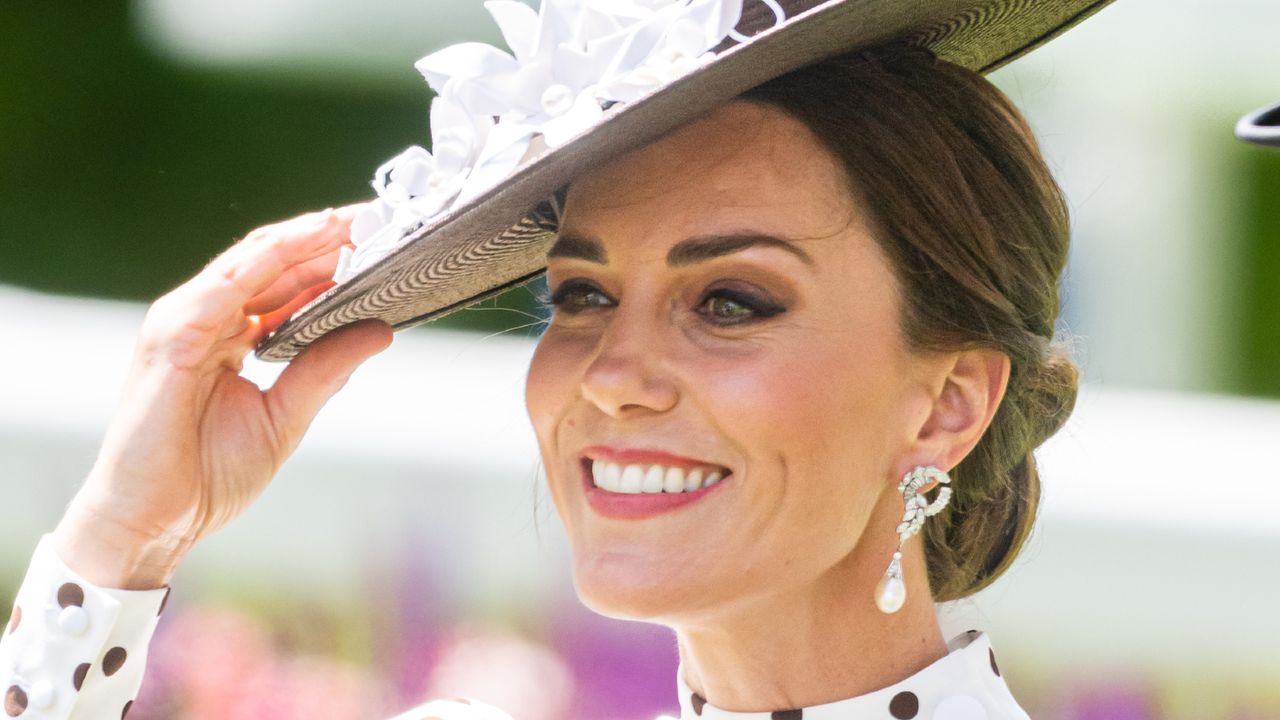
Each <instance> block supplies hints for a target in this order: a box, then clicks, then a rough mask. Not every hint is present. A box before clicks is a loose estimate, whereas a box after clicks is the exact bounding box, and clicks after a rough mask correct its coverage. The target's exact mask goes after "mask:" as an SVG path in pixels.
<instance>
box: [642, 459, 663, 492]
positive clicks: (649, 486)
mask: <svg viewBox="0 0 1280 720" xmlns="http://www.w3.org/2000/svg"><path fill="white" fill-rule="evenodd" d="M663 474H664V473H663V467H662V466H661V465H654V466H653V467H651V468H649V471H648V472H646V473H645V474H644V482H642V483H640V492H646V493H660V492H662V477H663Z"/></svg>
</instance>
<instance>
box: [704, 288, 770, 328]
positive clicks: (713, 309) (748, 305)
mask: <svg viewBox="0 0 1280 720" xmlns="http://www.w3.org/2000/svg"><path fill="white" fill-rule="evenodd" d="M785 311H786V308H784V307H782V306H781V305H779V304H778V303H776V302H774V301H773V300H771V299H769V298H766V297H757V296H755V295H753V294H752V293H749V292H742V291H738V290H730V289H728V288H716V289H714V290H711V291H709V292H708V293H707V294H706V296H705V297H703V299H702V304H700V305H699V306H698V314H700V315H702V316H703V317H705V318H706V319H707V320H708V321H710V322H712V323H715V324H717V325H738V324H741V323H745V322H751V321H753V320H761V319H764V318H770V317H773V316H775V315H778V314H780V313H782V312H785Z"/></svg>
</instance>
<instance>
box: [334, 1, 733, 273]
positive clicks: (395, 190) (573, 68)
mask: <svg viewBox="0 0 1280 720" xmlns="http://www.w3.org/2000/svg"><path fill="white" fill-rule="evenodd" d="M742 3H743V0H543V3H542V6H541V8H540V10H539V11H536V12H535V11H534V10H533V8H531V7H529V6H528V5H526V4H524V3H523V2H519V1H518V0H490V1H489V2H486V3H485V7H486V8H487V9H488V11H489V13H490V15H492V16H493V19H494V20H495V21H496V22H497V24H498V27H499V29H500V30H501V32H502V35H503V38H504V39H505V40H506V41H507V45H508V46H509V47H510V48H511V52H510V54H508V53H506V52H503V51H502V50H499V49H498V48H495V47H493V46H490V45H485V44H483V43H460V44H457V45H451V46H449V47H446V48H444V49H443V50H440V51H438V52H435V53H432V54H431V55H428V56H427V57H424V58H422V59H421V60H419V61H418V62H417V63H416V64H415V67H416V68H417V69H418V71H419V72H421V73H422V75H423V77H424V78H426V80H427V83H428V84H429V85H430V86H431V87H432V89H434V90H435V91H436V92H437V97H436V99H435V101H434V102H433V103H432V107H431V134H432V152H428V151H426V150H425V149H423V148H420V147H416V146H415V147H411V148H409V149H408V150H405V151H404V152H403V153H401V154H400V155H398V156H397V157H395V158H393V159H392V160H391V161H389V162H387V163H386V164H384V165H383V166H382V167H380V168H378V172H377V173H376V174H375V175H374V181H373V187H374V190H375V191H376V192H377V194H378V199H377V200H375V201H374V202H373V203H371V204H370V207H369V208H368V210H367V211H366V212H365V213H363V214H362V215H361V216H360V217H358V218H357V219H356V222H355V223H353V226H352V241H353V243H354V244H355V248H354V249H353V250H352V249H348V250H345V251H344V252H343V254H342V257H341V259H340V261H339V268H338V272H337V273H336V274H335V275H334V279H335V280H337V281H338V282H343V281H345V280H347V279H349V278H350V277H353V276H354V275H356V274H358V273H359V272H360V271H362V270H363V269H365V268H367V267H368V266H369V265H371V264H372V263H374V262H376V261H377V260H380V259H382V258H383V257H385V256H386V255H387V254H389V253H390V252H391V251H392V250H394V249H396V247H398V246H399V245H400V244H401V243H402V242H403V238H404V237H405V236H406V235H407V234H408V233H409V232H411V231H412V230H413V229H415V228H417V227H419V226H421V225H422V224H424V223H427V222H429V221H431V220H432V219H434V218H435V217H437V216H439V215H441V214H442V213H444V212H446V211H448V210H449V209H451V208H453V207H456V206H458V205H459V204H461V203H464V202H467V201H469V200H472V199H474V198H475V197H477V196H478V195H480V194H481V193H483V192H484V191H485V190H488V189H490V188H492V187H494V186H495V185H497V184H499V183H500V182H502V180H504V179H505V178H507V177H508V176H510V175H511V173H512V172H514V171H515V170H516V169H517V168H518V167H519V166H520V165H521V164H522V163H525V162H529V161H531V160H532V159H534V158H536V156H537V155H538V154H540V153H541V152H542V151H543V150H544V149H545V148H555V147H559V146H561V145H563V144H565V143H567V142H568V141H569V140H571V139H572V138H574V137H575V136H577V135H579V134H581V133H582V132H583V131H585V130H587V129H588V128H590V127H591V126H593V125H594V124H595V123H597V122H598V121H599V120H600V118H601V117H602V116H603V115H604V113H605V110H606V108H607V107H609V106H611V105H613V104H614V103H619V102H631V101H634V100H636V99H638V98H640V97H642V96H644V95H646V94H648V93H650V92H652V91H654V90H656V89H657V88H660V87H663V86H665V85H667V84H669V83H671V82H672V81H674V80H675V79H677V78H679V77H680V76H682V75H684V74H686V73H688V72H690V71H691V70H693V69H695V68H697V67H698V66H700V65H701V64H703V63H705V62H706V61H708V60H709V59H710V58H711V57H712V54H711V52H710V51H711V49H712V48H714V47H715V46H716V45H718V44H719V43H720V42H721V41H722V40H724V38H725V37H727V36H728V35H729V34H730V32H731V31H732V30H733V28H734V26H735V25H736V24H737V22H738V19H739V17H740V16H741V13H742Z"/></svg>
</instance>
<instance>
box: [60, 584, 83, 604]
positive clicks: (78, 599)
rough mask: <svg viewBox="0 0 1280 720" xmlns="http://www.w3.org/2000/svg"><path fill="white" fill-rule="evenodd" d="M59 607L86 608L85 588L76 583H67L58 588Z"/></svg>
mask: <svg viewBox="0 0 1280 720" xmlns="http://www.w3.org/2000/svg"><path fill="white" fill-rule="evenodd" d="M58 605H60V606H62V607H64V608H65V607H71V606H72V605H74V606H76V607H82V606H84V588H82V587H80V586H79V585H77V584H75V583H65V584H64V585H63V586H62V587H60V588H58Z"/></svg>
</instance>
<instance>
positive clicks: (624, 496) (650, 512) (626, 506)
mask: <svg viewBox="0 0 1280 720" xmlns="http://www.w3.org/2000/svg"><path fill="white" fill-rule="evenodd" d="M728 480H729V478H728V477H726V478H724V479H723V480H721V481H720V482H718V483H716V484H715V485H712V486H711V487H704V488H699V489H698V490H693V491H691V492H678V493H616V492H609V491H608V490H603V489H601V488H598V487H596V485H595V483H594V482H592V481H591V471H590V469H589V468H583V484H584V486H585V488H586V493H587V504H588V505H590V506H591V509H592V510H595V511H596V512H597V513H599V514H600V515H603V516H605V517H610V518H615V519H618V520H643V519H644V518H650V517H654V516H657V515H662V514H664V513H669V512H672V511H674V510H676V509H678V508H682V507H684V506H686V505H689V504H690V503H695V502H698V501H699V500H701V499H703V498H705V497H707V495H709V494H711V493H713V492H715V491H716V490H718V489H720V487H722V486H723V485H724V484H725V483H726V482H727V481H728Z"/></svg>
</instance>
